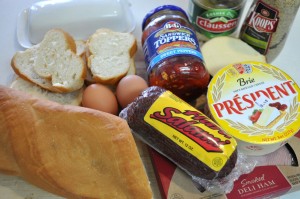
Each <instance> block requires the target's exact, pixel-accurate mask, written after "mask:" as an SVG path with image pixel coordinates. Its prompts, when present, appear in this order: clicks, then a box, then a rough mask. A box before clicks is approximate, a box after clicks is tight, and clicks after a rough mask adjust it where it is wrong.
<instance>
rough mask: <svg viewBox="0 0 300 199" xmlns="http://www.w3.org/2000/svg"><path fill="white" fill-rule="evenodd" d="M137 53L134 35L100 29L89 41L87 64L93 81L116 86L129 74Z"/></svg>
mask: <svg viewBox="0 0 300 199" xmlns="http://www.w3.org/2000/svg"><path fill="white" fill-rule="evenodd" d="M136 51H137V42H136V39H135V37H134V36H133V35H132V34H130V33H121V32H114V31H112V30H110V29H105V28H102V29H98V30H97V31H96V32H95V33H94V34H93V35H91V36H90V38H89V39H88V41H87V63H88V67H89V69H90V71H91V76H92V78H93V80H94V81H95V82H97V83H102V84H111V85H114V84H116V83H117V82H118V81H119V80H120V79H121V78H122V77H124V76H125V75H126V74H127V73H128V71H129V68H130V66H131V65H132V60H133V59H132V58H133V56H134V54H135V53H136Z"/></svg>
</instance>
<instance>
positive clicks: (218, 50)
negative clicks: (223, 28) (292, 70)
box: [201, 36, 266, 75]
mask: <svg viewBox="0 0 300 199" xmlns="http://www.w3.org/2000/svg"><path fill="white" fill-rule="evenodd" d="M201 52H202V54H203V57H204V61H205V64H206V68H207V70H208V72H209V73H210V74H211V75H215V74H216V73H217V71H218V70H220V69H221V68H223V67H225V66H227V65H229V64H234V63H238V62H242V61H259V62H266V57H265V56H263V55H261V54H260V53H259V52H257V51H256V50H255V49H254V48H252V47H251V46H249V45H248V44H247V43H245V42H244V41H242V40H240V39H237V38H233V37H229V36H221V37H215V38H213V39H211V40H209V41H207V42H206V43H204V45H203V46H202V47H201Z"/></svg>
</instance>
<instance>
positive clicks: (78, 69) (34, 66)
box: [11, 29, 86, 92]
mask: <svg viewBox="0 0 300 199" xmlns="http://www.w3.org/2000/svg"><path fill="white" fill-rule="evenodd" d="M11 66H12V68H13V70H14V71H15V73H16V74H18V75H19V76H20V77H22V78H23V79H25V80H28V81H31V82H32V83H34V84H37V85H39V86H41V87H43V88H45V89H47V90H50V91H54V92H72V91H75V90H78V89H80V88H81V87H82V86H83V83H84V78H85V75H86V66H85V62H84V61H83V59H82V57H81V56H80V55H77V54H76V44H75V41H74V39H73V38H72V36H70V35H69V34H68V33H66V32H64V31H63V30H60V29H52V30H50V31H48V32H47V33H46V34H45V36H44V39H43V40H42V41H41V43H39V44H38V45H36V46H33V47H32V48H29V49H26V50H25V51H20V52H17V53H16V54H15V55H14V56H13V58H12V61H11Z"/></svg>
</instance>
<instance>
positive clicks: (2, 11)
mask: <svg viewBox="0 0 300 199" xmlns="http://www.w3.org/2000/svg"><path fill="white" fill-rule="evenodd" d="M128 1H129V2H130V3H131V4H132V6H131V9H132V10H133V14H134V17H135V20H136V28H135V30H134V31H133V33H134V35H135V36H136V38H137V39H138V41H139V48H140V38H141V23H142V20H143V17H144V16H145V14H146V13H147V12H148V11H150V10H151V9H152V8H154V7H156V6H159V5H163V4H175V5H179V6H181V7H182V8H183V9H185V10H186V9H187V4H188V1H187V0H185V1H184V0H169V1H168V0H159V1H158V0H128ZM35 2H37V0H26V1H24V0H23V1H20V0H0V26H1V31H0V49H1V55H0V84H2V85H7V84H9V83H10V82H11V80H12V77H13V74H14V73H13V71H12V69H11V67H10V61H11V58H12V57H13V55H14V53H15V52H16V51H18V50H23V48H22V47H21V46H20V45H19V44H18V41H17V36H16V24H17V16H18V14H19V13H20V12H21V11H22V10H24V9H26V8H28V7H29V6H30V5H31V4H33V3H35ZM250 2H251V0H250V1H249V0H248V4H249V3H250ZM45 23H47V22H46V21H45ZM120 23H122V21H120ZM299 34H300V12H298V14H297V16H296V19H295V21H294V25H293V27H292V29H291V31H290V34H289V37H288V40H287V43H286V45H285V47H284V49H283V51H282V52H281V54H280V55H279V57H278V58H277V59H276V60H274V62H273V63H271V64H272V65H275V66H277V67H279V68H281V69H282V70H284V71H285V72H286V73H287V74H289V75H290V76H291V77H292V78H293V79H294V80H295V81H296V82H297V84H298V85H300V60H299V54H300V53H299V46H300V37H299ZM141 55H142V54H141V51H139V52H138V53H137V56H136V63H137V64H142V63H143V57H142V56H141ZM7 178H9V179H10V180H11V179H15V178H14V177H12V178H11V177H7ZM0 180H3V178H1V176H0ZM7 182H8V181H7ZM23 186H24V185H23V184H22V182H19V181H17V180H16V182H15V184H14V185H13V187H14V188H13V189H12V188H10V186H8V185H5V182H4V181H2V182H1V183H0V190H1V193H0V198H7V197H5V194H9V193H11V195H10V196H16V198H22V197H20V196H24V193H23V192H24V187H23ZM27 186H28V185H27ZM21 193H22V194H21ZM27 197H30V198H42V197H41V196H40V195H39V193H38V194H36V195H32V196H31V195H29V196H28V195H27ZM13 198H14V197H13ZM23 198H24V197H23ZM280 198H283V199H289V198H300V191H298V192H295V193H291V194H288V195H285V196H281V197H280Z"/></svg>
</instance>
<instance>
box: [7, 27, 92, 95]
mask: <svg viewBox="0 0 300 199" xmlns="http://www.w3.org/2000/svg"><path fill="white" fill-rule="evenodd" d="M51 32H58V33H61V34H62V35H63V37H64V39H65V43H66V45H67V49H69V50H70V53H71V56H72V57H74V59H76V60H77V61H79V62H80V63H79V65H80V66H81V73H80V74H78V78H77V79H76V80H74V81H73V82H72V83H70V85H62V84H57V83H55V82H53V75H54V74H53V72H50V73H51V74H50V75H49V76H48V75H47V76H44V75H41V74H39V73H37V72H36V70H35V67H34V61H33V60H35V59H36V58H35V57H36V56H37V55H36V54H38V52H39V51H40V50H42V49H41V48H42V47H41V44H43V42H45V38H44V39H43V41H41V43H39V44H37V45H35V46H33V47H31V48H29V49H26V50H25V51H20V52H16V53H15V54H14V56H13V58H12V60H11V67H12V69H13V70H14V71H15V73H16V74H17V75H18V76H20V77H21V78H23V79H24V80H26V81H30V82H32V83H34V84H36V85H39V86H40V87H42V88H44V89H46V90H49V91H52V92H59V93H67V92H72V91H75V90H78V89H80V88H81V87H82V86H83V84H84V79H85V77H86V75H87V71H86V70H87V68H86V62H85V61H84V60H83V57H82V56H81V55H77V54H76V51H77V50H76V43H75V41H74V39H73V38H72V36H71V35H69V34H68V33H66V32H65V31H63V30H61V29H52V30H50V31H49V32H47V34H51ZM25 53H27V54H28V58H27V59H28V60H27V62H26V63H25V64H27V65H29V66H26V67H27V69H26V67H25V66H24V65H22V64H24V63H22V64H18V63H17V60H18V58H19V59H22V58H23V57H22V56H25V55H24V54H25ZM24 59H25V58H24ZM31 59H32V60H31ZM28 67H31V68H30V69H28ZM65 67H69V66H65ZM78 67H79V66H78ZM26 70H30V72H29V73H28V71H26ZM54 73H60V71H54Z"/></svg>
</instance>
